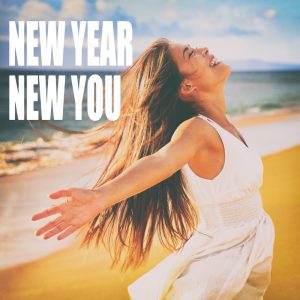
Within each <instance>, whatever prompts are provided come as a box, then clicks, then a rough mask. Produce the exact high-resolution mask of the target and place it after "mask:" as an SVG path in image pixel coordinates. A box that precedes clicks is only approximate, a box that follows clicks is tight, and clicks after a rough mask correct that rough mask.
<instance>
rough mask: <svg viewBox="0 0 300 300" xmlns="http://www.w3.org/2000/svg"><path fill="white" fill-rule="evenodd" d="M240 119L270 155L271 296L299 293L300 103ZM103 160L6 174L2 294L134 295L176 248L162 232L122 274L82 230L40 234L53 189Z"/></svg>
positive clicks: (80, 183) (90, 177)
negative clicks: (85, 242) (87, 245)
mask: <svg viewBox="0 0 300 300" xmlns="http://www.w3.org/2000/svg"><path fill="white" fill-rule="evenodd" d="M232 121H233V123H234V125H236V126H237V127H238V128H239V129H240V132H241V133H242V135H243V136H244V137H245V139H246V141H248V143H249V145H251V146H253V147H255V148H256V149H257V151H258V152H259V153H260V154H261V155H262V157H263V163H264V183H263V187H262V189H261V193H262V199H263V204H264V208H265V210H266V211H267V212H268V213H269V214H270V216H271V217H272V219H273V220H274V224H275V227H276V234H277V235H276V241H275V254H274V264H273V271H272V274H273V275H272V284H271V286H270V288H269V289H268V291H267V293H266V295H265V297H264V299H270V300H271V299H272V300H277V299H278V300H279V299H297V289H299V286H296V284H297V283H299V282H300V275H299V272H298V270H297V269H296V263H295V262H297V261H299V253H300V251H299V250H300V249H299V248H300V243H299V233H298V228H299V225H300V223H299V218H298V215H299V213H300V211H299V205H298V203H297V201H299V199H300V189H299V184H300V179H299V178H300V172H299V170H300V109H299V108H294V109H280V110H274V111H269V112H267V113H257V114H256V113H253V114H252V115H247V116H238V117H233V118H232ZM103 162H104V161H103V158H101V156H100V155H96V154H94V155H92V156H87V157H83V158H78V159H76V160H73V161H70V162H68V163H65V164H63V165H59V166H52V167H44V168H40V169H37V170H33V171H30V172H27V173H23V174H18V175H11V176H4V177H0V189H1V195H2V199H3V200H2V201H1V204H0V205H1V206H0V224H1V227H0V232H1V234H0V241H1V242H0V283H1V284H0V285H1V296H0V299H18V300H23V299H24V300H25V299H26V300H27V299H30V300H34V299H41V298H43V299H53V298H54V299H56V298H58V299H71V298H72V299H78V300H79V299H88V300H90V299H129V298H128V295H127V285H128V284H129V283H131V282H132V281H133V280H135V279H136V278H137V277H139V276H140V275H141V274H143V273H144V272H145V271H147V270H148V269H150V268H151V267H152V266H154V265H155V264H156V263H157V262H158V261H160V260H161V259H162V258H164V257H165V256H166V255H168V251H166V250H164V249H163V248H162V247H161V246H160V244H159V242H158V240H157V239H156V240H155V243H154V246H153V248H152V253H151V256H150V259H149V261H147V262H146V264H145V265H144V266H143V267H141V268H139V269H138V270H135V271H128V272H126V273H124V274H122V273H120V272H119V270H118V269H115V270H111V269H110V268H109V266H110V263H111V259H110V257H109V254H108V253H107V252H106V251H105V250H104V248H102V247H101V248H100V249H79V248H78V246H79V240H78V239H76V234H73V235H72V236H70V237H68V238H67V239H65V240H62V241H57V240H56V239H55V238H51V239H49V240H47V241H45V240H43V239H42V237H36V236H34V232H35V231H36V230H37V229H38V228H39V227H41V226H42V225H43V224H45V223H46V219H44V220H40V221H36V222H33V221H31V217H32V215H33V214H35V213H36V212H38V211H40V210H43V209H45V208H47V207H48V206H49V205H50V204H51V202H50V201H51V200H49V199H48V198H47V194H49V193H50V192H53V191H55V190H57V189H59V188H63V187H70V186H74V187H75V186H76V187H90V186H91V185H92V184H93V182H94V181H95V179H96V178H97V176H98V175H99V174H100V171H101V165H102V164H103ZM20 224H22V226H20ZM290 282H293V284H292V285H291V283H290Z"/></svg>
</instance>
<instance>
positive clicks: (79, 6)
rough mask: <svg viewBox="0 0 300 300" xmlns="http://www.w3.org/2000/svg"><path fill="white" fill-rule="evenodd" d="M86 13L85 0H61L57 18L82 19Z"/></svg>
mask: <svg viewBox="0 0 300 300" xmlns="http://www.w3.org/2000/svg"><path fill="white" fill-rule="evenodd" d="M86 13H87V5H86V2H85V0H72V1H70V0H63V1H62V8H61V10H60V12H59V16H58V18H59V19H61V20H66V19H73V20H83V19H85V16H86Z"/></svg>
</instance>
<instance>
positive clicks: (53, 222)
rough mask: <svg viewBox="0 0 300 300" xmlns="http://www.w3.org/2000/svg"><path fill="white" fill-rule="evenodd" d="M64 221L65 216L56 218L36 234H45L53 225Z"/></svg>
mask: <svg viewBox="0 0 300 300" xmlns="http://www.w3.org/2000/svg"><path fill="white" fill-rule="evenodd" d="M62 221H63V218H62V216H60V217H58V218H56V219H55V220H53V221H51V222H49V223H48V224H46V225H45V226H43V227H42V228H40V229H39V230H38V231H37V232H36V233H35V235H36V236H39V235H41V234H43V233H44V232H46V231H48V230H50V229H52V228H53V227H55V226H57V225H58V224H59V223H60V222H62Z"/></svg>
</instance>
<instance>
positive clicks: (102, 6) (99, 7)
mask: <svg viewBox="0 0 300 300" xmlns="http://www.w3.org/2000/svg"><path fill="white" fill-rule="evenodd" d="M95 5H96V8H97V10H98V11H99V12H100V13H102V12H104V11H105V10H106V9H107V3H106V2H105V1H103V0H97V1H96V3H95Z"/></svg>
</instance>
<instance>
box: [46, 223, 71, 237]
mask: <svg viewBox="0 0 300 300" xmlns="http://www.w3.org/2000/svg"><path fill="white" fill-rule="evenodd" d="M69 226H70V224H68V223H66V222H61V223H59V224H58V225H57V226H56V227H55V228H54V229H53V230H51V231H49V232H47V233H46V234H45V235H44V239H45V240H46V239H49V238H50V237H52V236H53V235H55V234H57V233H59V232H61V231H63V230H64V229H66V228H67V227H69Z"/></svg>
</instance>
